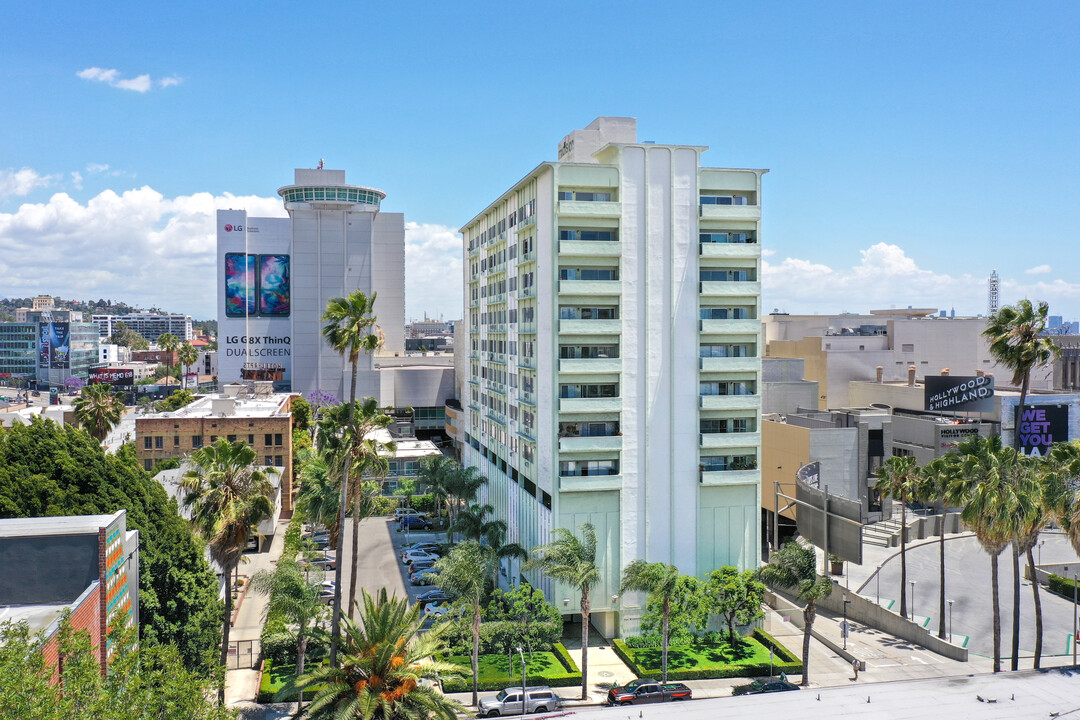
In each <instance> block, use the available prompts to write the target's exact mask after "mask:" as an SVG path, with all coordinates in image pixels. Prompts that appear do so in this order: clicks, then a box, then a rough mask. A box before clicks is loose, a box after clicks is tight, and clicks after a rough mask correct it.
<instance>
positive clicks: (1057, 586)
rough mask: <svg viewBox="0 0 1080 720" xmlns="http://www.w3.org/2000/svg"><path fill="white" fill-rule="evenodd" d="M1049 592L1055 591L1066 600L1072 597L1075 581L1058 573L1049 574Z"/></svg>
mask: <svg viewBox="0 0 1080 720" xmlns="http://www.w3.org/2000/svg"><path fill="white" fill-rule="evenodd" d="M1049 586H1050V592H1054V593H1057V594H1058V595H1061V596H1063V597H1064V598H1065V599H1066V600H1070V601H1071V600H1072V599H1073V588H1075V587H1076V586H1077V583H1076V582H1075V581H1073V580H1071V579H1069V578H1066V577H1061V576H1060V575H1050V581H1049Z"/></svg>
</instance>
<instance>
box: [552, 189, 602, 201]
mask: <svg viewBox="0 0 1080 720" xmlns="http://www.w3.org/2000/svg"><path fill="white" fill-rule="evenodd" d="M559 199H560V200H576V201H577V202H611V193H610V192H593V191H588V192H583V191H581V190H560V191H559Z"/></svg>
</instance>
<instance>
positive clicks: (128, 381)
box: [89, 368, 135, 387]
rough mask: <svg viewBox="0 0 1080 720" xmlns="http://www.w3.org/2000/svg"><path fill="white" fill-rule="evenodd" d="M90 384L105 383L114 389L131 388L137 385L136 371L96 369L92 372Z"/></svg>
mask: <svg viewBox="0 0 1080 720" xmlns="http://www.w3.org/2000/svg"><path fill="white" fill-rule="evenodd" d="M89 380H90V384H94V383H105V384H107V385H112V386H113V387H131V386H132V385H134V384H135V371H134V370H132V369H130V368H128V369H124V368H94V369H92V370H91V371H90V376H89Z"/></svg>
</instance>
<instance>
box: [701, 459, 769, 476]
mask: <svg viewBox="0 0 1080 720" xmlns="http://www.w3.org/2000/svg"><path fill="white" fill-rule="evenodd" d="M700 467H701V471H702V472H726V471H728V470H756V469H757V458H756V457H754V456H753V455H720V456H716V457H703V458H701V463H700Z"/></svg>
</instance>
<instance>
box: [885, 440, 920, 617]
mask: <svg viewBox="0 0 1080 720" xmlns="http://www.w3.org/2000/svg"><path fill="white" fill-rule="evenodd" d="M878 478H879V480H878V483H877V485H875V486H874V487H875V488H876V489H877V491H878V492H880V493H881V496H882V497H891V498H896V499H897V500H899V501H900V617H902V618H906V617H907V595H906V593H905V592H904V588H905V587H907V504H908V501H910V500H911V499H912V498H913V495H914V492H915V488H916V485H917V483H918V480H919V467H918V465H916V464H915V456H914V455H908V456H907V457H891V458H889V459H888V460H886V461H885V463H884V464H883V465H882V466H881V467H880V468H878Z"/></svg>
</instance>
